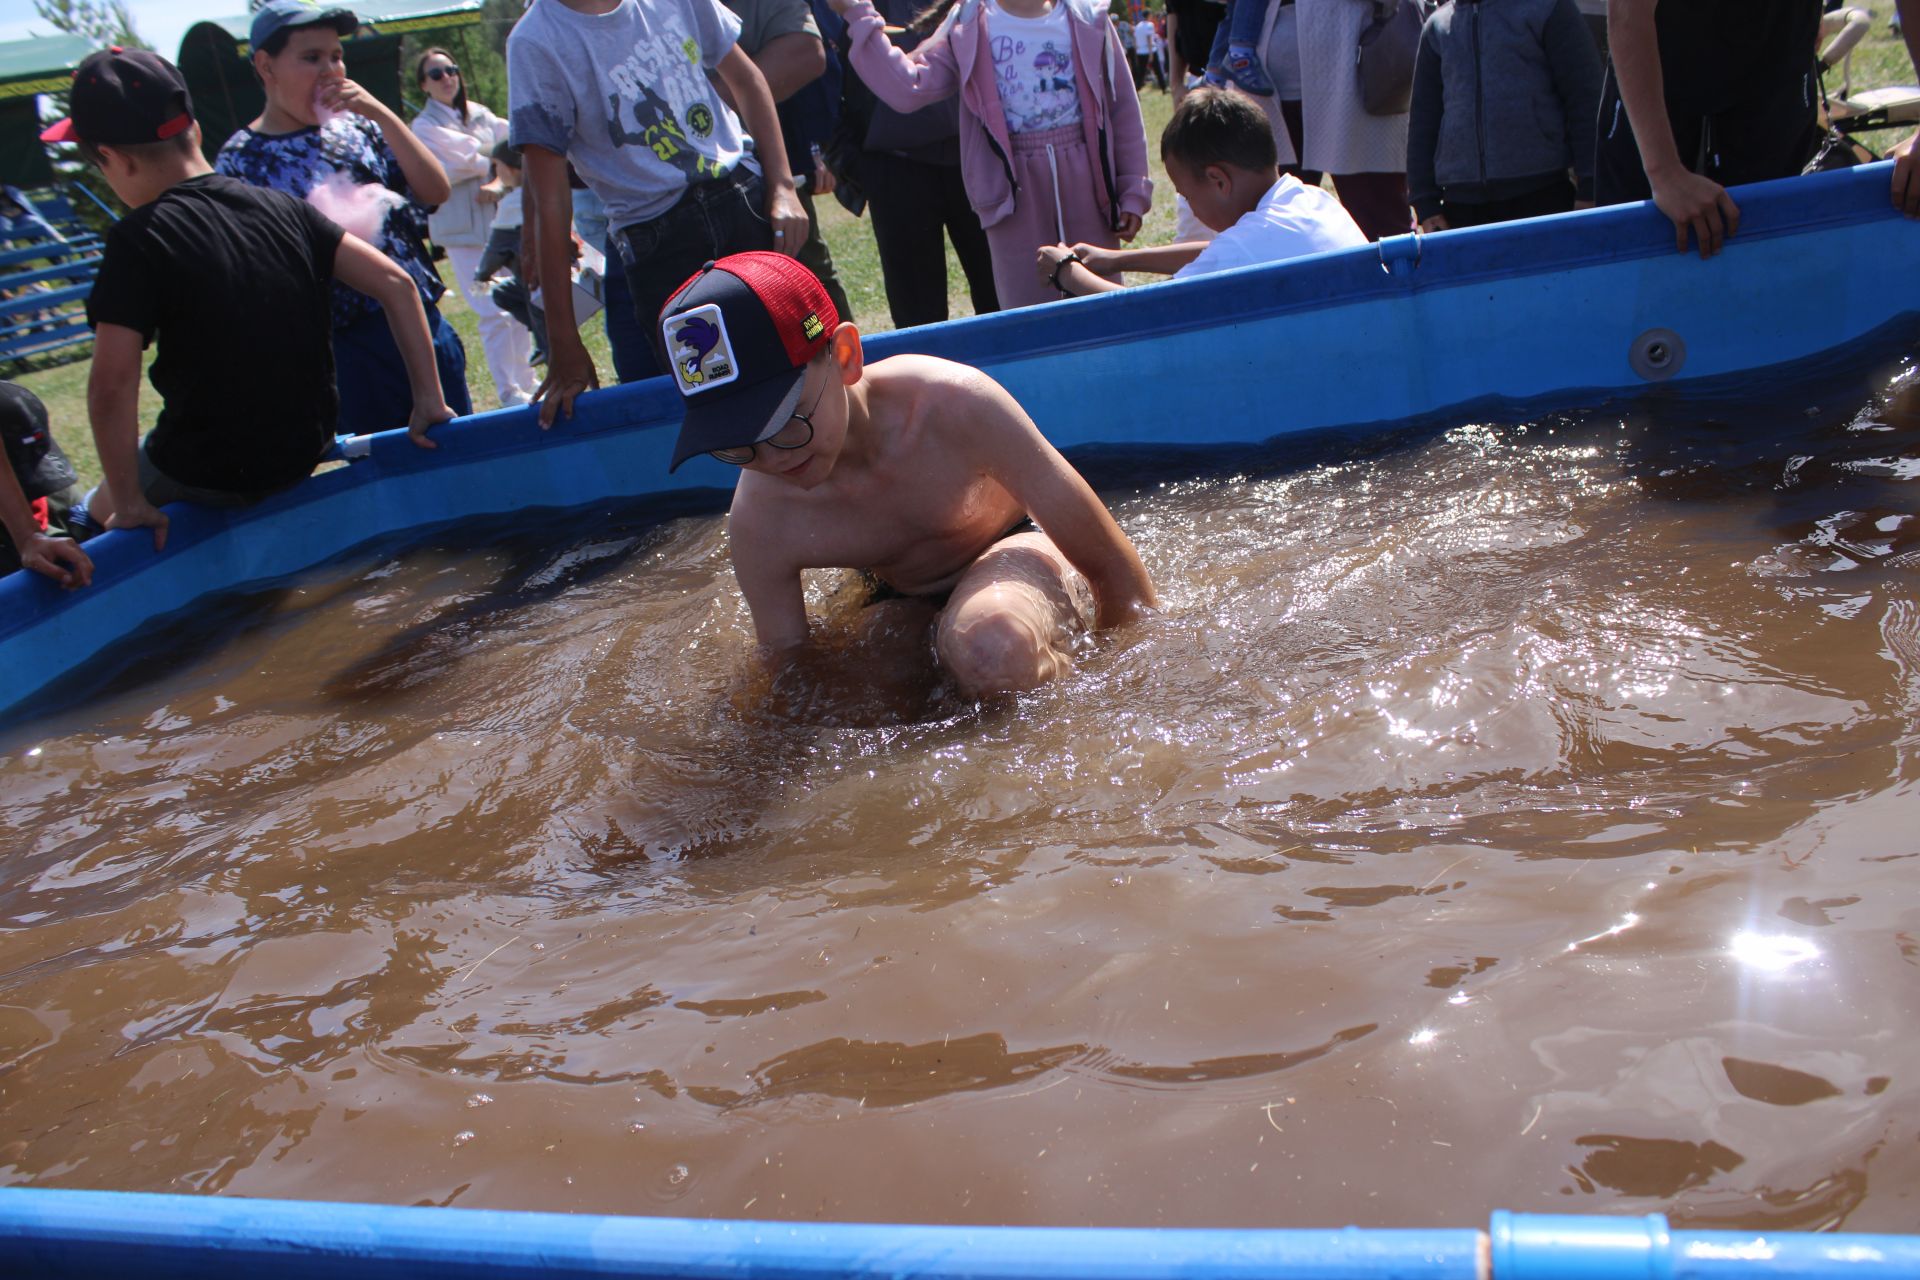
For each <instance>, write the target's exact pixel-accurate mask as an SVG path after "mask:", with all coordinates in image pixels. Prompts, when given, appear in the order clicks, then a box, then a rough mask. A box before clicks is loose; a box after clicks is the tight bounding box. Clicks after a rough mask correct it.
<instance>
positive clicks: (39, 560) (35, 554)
mask: <svg viewBox="0 0 1920 1280" xmlns="http://www.w3.org/2000/svg"><path fill="white" fill-rule="evenodd" d="M0 526H3V527H5V529H6V531H7V537H9V538H11V539H12V540H13V549H14V550H15V551H16V552H18V553H19V555H20V563H21V564H23V565H25V566H26V567H27V568H29V569H31V570H33V571H34V572H35V573H38V574H41V575H43V576H44V577H48V578H52V579H53V580H54V581H55V582H57V583H59V584H60V585H61V586H63V587H84V586H86V585H87V584H89V583H91V582H92V581H93V561H92V560H91V559H89V558H88V556H87V553H86V552H84V551H82V550H81V549H80V544H79V543H77V542H75V541H74V540H73V539H71V538H55V537H51V536H49V535H48V534H47V533H45V532H44V531H42V529H41V528H40V525H39V523H38V522H37V521H35V520H34V518H33V508H31V507H30V506H28V505H27V494H26V490H24V489H22V488H21V487H20V477H19V476H16V475H15V474H13V468H12V467H10V466H0Z"/></svg>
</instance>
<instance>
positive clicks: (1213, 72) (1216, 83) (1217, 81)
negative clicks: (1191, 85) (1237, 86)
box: [1200, 62, 1233, 89]
mask: <svg viewBox="0 0 1920 1280" xmlns="http://www.w3.org/2000/svg"><path fill="white" fill-rule="evenodd" d="M1200 83H1201V84H1204V85H1206V86H1208V87H1209V88H1213V89H1224V88H1226V87H1227V86H1228V85H1230V84H1232V83H1233V81H1231V80H1229V79H1227V73H1226V71H1225V70H1224V69H1223V68H1222V67H1221V66H1220V64H1219V63H1217V62H1216V63H1214V64H1212V65H1211V66H1209V67H1208V68H1207V73H1206V74H1205V75H1203V76H1201V77H1200Z"/></svg>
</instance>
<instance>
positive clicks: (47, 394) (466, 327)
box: [8, 0, 1920, 484]
mask: <svg viewBox="0 0 1920 1280" xmlns="http://www.w3.org/2000/svg"><path fill="white" fill-rule="evenodd" d="M1893 2H1894V0H1854V3H1856V4H1858V5H1860V6H1861V7H1863V8H1867V9H1871V10H1872V11H1873V14H1874V22H1873V30H1872V32H1871V34H1869V35H1868V37H1867V38H1866V40H1864V41H1863V42H1862V43H1861V45H1860V47H1859V49H1857V50H1856V51H1855V52H1854V55H1853V87H1854V89H1855V90H1856V91H1858V90H1863V89H1871V88H1876V87H1879V86H1882V85H1894V84H1912V83H1914V82H1915V80H1916V79H1920V77H1916V76H1915V74H1914V70H1913V64H1912V63H1911V62H1910V61H1909V59H1908V56H1907V50H1906V46H1905V45H1904V44H1902V43H1901V42H1900V41H1899V40H1897V39H1895V38H1894V37H1893V35H1892V34H1891V33H1890V32H1889V31H1888V30H1887V19H1888V18H1889V17H1890V16H1891V15H1892V13H1893ZM1839 84H1840V80H1839V71H1838V69H1836V70H1835V72H1834V73H1833V74H1832V75H1830V76H1829V77H1828V85H1829V88H1830V89H1831V90H1833V91H1835V92H1837V91H1838V89H1839ZM1141 107H1142V109H1143V113H1144V115H1145V117H1146V129H1147V138H1148V146H1147V156H1148V164H1149V167H1150V168H1151V170H1152V173H1153V181H1154V202H1153V209H1152V211H1151V212H1150V213H1149V214H1148V215H1147V219H1146V225H1145V226H1144V227H1143V228H1142V230H1141V233H1140V237H1139V239H1137V240H1136V241H1135V242H1134V243H1135V244H1139V245H1158V244H1167V243H1169V242H1170V241H1171V240H1172V239H1173V187H1172V186H1171V184H1169V183H1168V182H1167V176H1166V172H1165V170H1164V169H1163V168H1162V167H1161V165H1160V148H1159V145H1158V140H1159V137H1160V131H1161V129H1162V128H1164V127H1165V125H1166V122H1167V117H1168V116H1169V115H1170V114H1171V113H1172V108H1173V103H1172V99H1171V98H1170V97H1169V96H1168V95H1167V94H1165V93H1162V92H1160V91H1159V90H1157V89H1154V88H1152V87H1151V86H1149V87H1148V88H1147V89H1146V90H1145V91H1144V92H1143V93H1142V94H1141ZM1899 136H1900V135H1899V134H1898V132H1896V131H1887V132H1883V133H1881V134H1879V135H1878V136H1877V145H1878V146H1880V147H1885V146H1890V145H1892V143H1893V142H1894V141H1895V140H1896V139H1897V138H1898V137H1899ZM816 207H817V209H818V211H819V213H820V221H821V229H822V234H824V235H825V236H826V240H827V246H828V248H829V249H830V250H831V251H832V254H833V261H834V268H835V272H836V274H838V275H839V277H840V282H841V284H842V285H843V286H845V288H846V291H847V297H848V300H849V301H850V302H851V303H852V306H853V313H854V318H855V320H856V321H858V323H859V325H860V327H861V328H862V329H863V330H864V331H866V332H868V333H878V332H880V331H882V330H885V329H890V328H892V327H893V326H892V321H891V320H890V319H889V318H888V312H887V296H886V289H885V287H884V285H883V283H882V280H881V276H880V261H879V257H878V254H877V253H876V251H875V248H874V242H873V233H872V231H871V230H869V229H868V227H867V225H866V220H865V219H863V218H856V217H854V216H852V215H851V214H849V213H847V212H846V210H844V209H842V208H841V207H840V204H839V202H838V201H836V200H832V199H824V200H820V201H818V202H817V206H816ZM947 281H948V289H947V298H948V306H949V309H950V311H951V313H952V314H953V315H954V316H966V315H972V314H973V306H972V303H971V302H970V301H969V300H968V297H967V290H966V278H965V277H964V276H963V275H962V274H961V272H960V266H959V263H958V262H957V261H955V259H954V257H953V252H952V249H951V247H949V249H948V252H947ZM440 309H441V313H442V314H443V315H444V316H445V317H446V318H447V320H448V321H449V322H450V323H452V325H453V327H454V328H455V330H457V331H458V332H459V334H460V338H461V341H462V342H464V343H465V344H466V348H467V359H468V380H467V382H468V387H469V388H470V390H471V392H472V395H473V405H474V408H475V409H479V410H484V409H493V408H497V407H498V405H499V401H498V400H497V398H496V397H495V395H494V390H493V379H492V378H491V377H489V376H488V374H487V370H486V359H485V356H484V354H483V352H482V350H481V347H480V336H479V332H478V330H477V329H476V327H475V321H474V315H473V312H472V311H471V310H470V309H469V308H468V307H467V305H466V303H465V301H463V300H462V299H461V298H460V297H459V294H458V291H457V290H452V291H449V292H448V294H447V296H446V298H445V299H443V300H442V302H441V304H440ZM583 333H584V334H585V336H586V339H587V350H588V352H589V353H590V354H591V355H592V356H593V360H594V364H595V366H596V367H597V368H598V369H599V370H600V375H601V377H602V378H603V379H605V380H608V381H611V379H612V377H613V360H612V357H611V355H610V354H609V352H608V350H607V340H606V331H605V328H604V327H603V326H602V324H601V323H600V321H599V320H598V319H596V320H594V321H592V322H590V323H588V324H587V325H586V326H585V328H584V330H583ZM86 353H87V348H85V347H80V348H73V349H70V351H69V352H68V353H66V354H64V355H61V356H56V357H52V358H49V359H46V360H41V361H36V362H30V363H28V364H27V365H26V367H25V371H24V372H21V371H20V370H19V368H18V367H16V369H15V370H14V371H13V372H12V373H11V374H9V375H8V376H10V377H11V378H12V379H13V380H14V381H16V382H19V383H20V384H21V385H23V386H25V387H27V388H28V389H30V390H31V391H33V392H34V394H36V395H38V396H39V397H40V398H41V399H42V400H43V401H45V402H46V405H47V411H48V415H49V417H50V419H51V421H52V423H53V429H54V434H55V436H56V437H57V438H58V439H59V441H60V444H61V447H62V448H64V449H65V450H66V452H67V455H68V456H69V457H70V458H72V459H73V465H74V470H76V471H77V472H79V473H80V477H81V479H82V481H83V482H85V483H87V484H92V483H95V482H97V481H98V480H99V478H100V463H99V460H98V458H97V457H96V456H95V454H94V449H93V438H92V433H91V432H89V431H88V429H87V373H88V370H89V369H90V368H91V367H92V364H91V361H90V360H89V359H88V357H87V354H86ZM148 359H149V360H151V359H152V353H151V352H149V354H148ZM264 408H265V409H266V411H268V412H270V411H271V406H264ZM140 410H141V417H142V423H143V425H142V430H143V431H144V430H145V429H147V428H150V427H151V426H152V425H153V421H154V419H155V418H156V417H157V416H158V414H159V412H160V405H159V399H158V397H157V396H155V395H154V393H153V390H152V388H151V387H146V388H144V389H143V394H142V396H141V405H140Z"/></svg>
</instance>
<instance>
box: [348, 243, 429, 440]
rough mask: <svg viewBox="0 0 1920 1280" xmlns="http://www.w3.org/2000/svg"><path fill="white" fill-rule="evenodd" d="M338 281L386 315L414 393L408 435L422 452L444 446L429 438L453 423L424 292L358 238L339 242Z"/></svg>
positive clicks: (403, 272) (384, 255)
mask: <svg viewBox="0 0 1920 1280" xmlns="http://www.w3.org/2000/svg"><path fill="white" fill-rule="evenodd" d="M333 275H334V278H335V279H336V280H338V281H339V282H340V283H341V284H344V285H346V286H347V288H349V289H353V290H356V291H358V292H360V293H364V294H366V295H367V296H368V297H369V298H372V299H373V300H374V301H376V302H378V303H379V304H380V309H381V310H382V311H383V312H385V313H386V317H387V327H388V328H390V329H392V330H393V344H394V346H396V347H397V348H399V350H400V360H401V363H402V364H404V365H405V366H406V370H407V386H408V388H409V389H410V390H411V391H412V392H413V412H412V413H411V414H410V415H408V418H407V435H408V436H409V437H410V438H411V439H412V440H413V442H414V443H415V444H417V445H419V446H420V447H421V448H423V449H437V448H439V447H440V446H438V445H437V444H435V443H434V442H433V441H431V440H429V439H428V438H427V428H428V427H431V426H434V425H435V424H437V423H441V422H445V421H447V420H448V419H449V418H451V417H453V410H452V409H450V408H448V407H447V401H446V396H445V393H444V392H443V391H442V390H441V388H440V367H439V365H438V363H437V362H436V361H435V360H434V352H433V335H432V334H431V333H429V332H428V331H427V313H426V309H425V308H424V307H422V306H421V305H420V290H419V288H418V287H417V286H416V285H415V284H414V283H413V277H412V276H410V275H408V274H407V273H406V270H405V269H404V268H402V267H401V266H400V264H399V263H397V262H395V261H394V260H393V259H392V258H389V257H388V256H387V255H386V254H384V253H382V252H380V251H379V250H378V249H376V248H374V247H373V246H372V245H370V244H368V243H367V242H366V241H365V240H362V239H360V237H358V236H355V235H345V236H342V237H341V238H340V247H339V248H337V249H335V250H334V252H333Z"/></svg>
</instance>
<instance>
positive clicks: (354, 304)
mask: <svg viewBox="0 0 1920 1280" xmlns="http://www.w3.org/2000/svg"><path fill="white" fill-rule="evenodd" d="M213 167H214V169H215V170H216V171H217V172H219V173H224V174H226V175H227V176H228V177H230V178H237V179H239V180H240V181H241V182H245V183H247V184H249V185H251V186H256V187H270V188H272V189H273V190H275V191H284V192H286V193H287V194H288V195H290V196H295V197H297V198H299V199H302V200H304V199H306V198H307V193H308V192H309V191H311V190H313V188H315V187H317V186H319V185H320V184H321V183H323V182H325V181H327V179H329V178H331V177H332V176H333V175H334V174H336V173H344V174H346V175H347V176H348V177H350V178H351V179H352V180H353V184H354V185H355V186H367V185H369V184H372V185H377V186H382V187H385V188H387V189H388V190H389V191H393V192H396V193H398V194H400V195H402V196H405V197H406V200H407V202H406V203H405V204H403V205H400V206H397V207H395V208H393V209H389V210H388V211H387V216H386V221H385V223H384V224H383V225H382V227H381V231H380V236H379V239H378V240H376V241H375V242H374V247H375V248H377V249H379V250H380V251H381V252H382V253H384V254H386V255H387V256H388V257H389V258H392V259H393V260H394V261H395V262H397V263H399V264H400V265H401V266H402V267H404V268H405V269H406V272H407V274H408V275H410V276H412V277H413V282H414V283H415V284H416V285H418V286H419V287H420V297H421V301H422V303H423V304H424V305H425V306H427V307H429V308H431V307H432V306H433V304H434V303H436V302H438V301H439V300H440V295H441V294H443V293H445V292H446V291H447V289H446V285H444V284H442V283H441V281H440V275H439V273H438V272H436V271H435V270H434V269H433V264H432V261H431V260H430V259H429V258H428V256H427V248H426V243H425V241H426V235H427V210H426V209H425V208H424V207H422V206H421V204H420V203H419V202H418V201H417V200H415V199H414V198H413V192H412V190H411V189H410V188H409V187H408V186H407V177H406V174H404V173H402V172H401V170H400V161H399V158H398V157H396V156H395V155H394V154H393V148H391V147H389V146H388V145H387V140H386V138H385V137H383V136H382V135H381V133H380V126H379V125H377V124H375V123H373V121H371V120H368V119H366V118H365V117H363V116H357V115H351V114H346V115H341V116H338V117H336V118H335V119H333V120H330V121H328V122H327V123H326V124H325V125H324V126H320V127H317V128H310V129H297V130H295V131H294V132H292V133H256V132H254V131H253V130H252V129H249V128H246V127H244V126H243V127H242V128H241V129H240V130H239V131H238V132H237V133H235V134H234V135H233V136H232V137H231V138H228V139H227V142H226V145H225V146H223V147H221V148H220V158H219V159H218V160H216V161H215V162H214V166H213ZM379 310H380V304H379V303H377V302H375V301H374V300H373V299H372V298H369V297H367V295H365V294H364V293H357V292H355V291H354V290H352V289H349V288H347V287H346V286H345V285H343V284H339V283H336V284H335V285H334V286H333V327H334V328H335V329H336V330H337V329H345V328H347V327H348V326H349V325H352V324H354V323H356V322H357V321H360V320H364V319H366V318H367V317H368V316H370V315H373V314H375V313H376V312H378V311H379Z"/></svg>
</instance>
